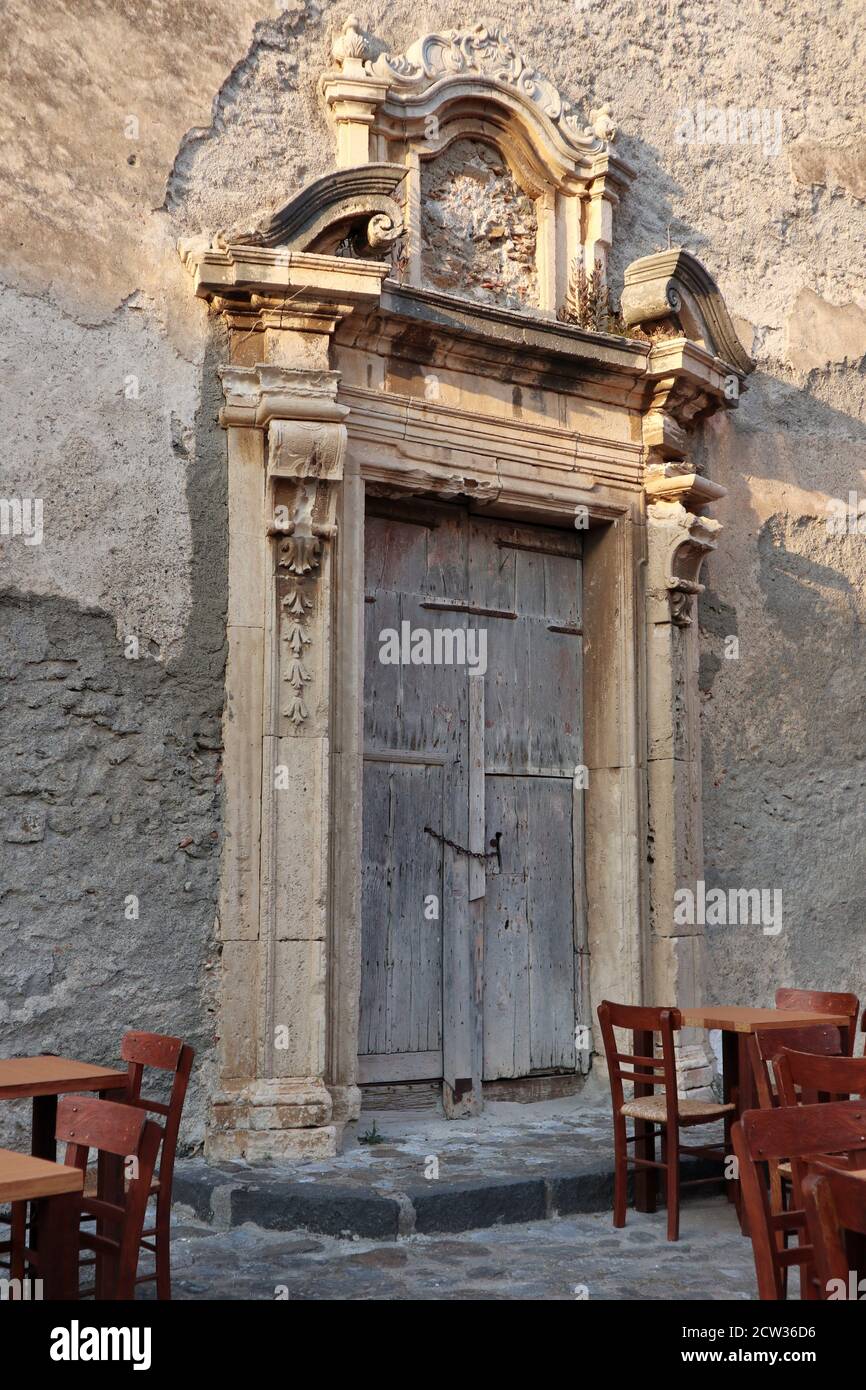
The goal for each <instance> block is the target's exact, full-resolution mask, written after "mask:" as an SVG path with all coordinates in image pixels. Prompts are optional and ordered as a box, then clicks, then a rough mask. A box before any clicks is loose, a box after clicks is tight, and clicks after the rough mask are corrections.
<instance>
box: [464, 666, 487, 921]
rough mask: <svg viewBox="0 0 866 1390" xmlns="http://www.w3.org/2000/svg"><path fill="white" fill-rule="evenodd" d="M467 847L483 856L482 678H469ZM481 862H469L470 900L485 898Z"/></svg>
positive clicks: (484, 880) (483, 871) (484, 875)
mask: <svg viewBox="0 0 866 1390" xmlns="http://www.w3.org/2000/svg"><path fill="white" fill-rule="evenodd" d="M468 680H469V848H470V850H471V851H472V852H473V854H483V853H484V850H485V845H486V841H485V838H484V828H485V818H484V677H483V676H469V677H468ZM486 879H487V876H486V873H485V870H484V862H483V860H480V859H470V861H469V901H470V902H476V901H477V900H478V899H479V898H483V897H484V892H485V886H486Z"/></svg>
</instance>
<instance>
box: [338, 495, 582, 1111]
mask: <svg viewBox="0 0 866 1390" xmlns="http://www.w3.org/2000/svg"><path fill="white" fill-rule="evenodd" d="M366 535H367V555H366V586H365V587H366V594H365V599H366V602H365V695H364V724H365V727H364V746H365V767H364V866H363V901H362V951H363V963H362V992H361V1031H360V1044H359V1053H360V1055H361V1063H360V1079H361V1081H362V1082H364V1081H369V1082H373V1081H409V1080H421V1079H438V1078H443V1079H444V1080H445V1081H446V1082H447V1083H448V1086H449V1087H450V1088H451V1091H452V1092H453V1093H454V1094H456V1095H458V1096H459V1095H460V1093H461V1091H465V1090H467V1089H469V1088H470V1087H471V1086H473V1085H474V1086H475V1087H476V1088H477V1087H478V1086H479V1084H480V1079H481V1076H482V1074H483V1076H484V1077H485V1078H489V1079H493V1078H500V1077H517V1076H525V1075H528V1074H530V1073H532V1072H543V1071H552V1070H562V1069H565V1070H571V1069H573V1068H574V1067H575V1062H576V1058H575V1022H576V1018H577V1003H576V997H577V996H576V990H577V985H576V978H577V966H578V963H579V962H578V959H577V955H576V949H575V945H576V937H577V926H578V914H579V912H580V910H581V903H582V892H581V880H580V874H581V864H582V831H581V821H580V810H581V802H580V794H579V793H578V794H575V790H574V788H575V775H576V771H577V769H578V767H579V765H580V763H581V760H582V752H581V747H582V745H581V638H580V540H579V537H578V536H577V534H576V533H569V532H564V531H555V530H552V529H548V528H541V527H535V526H528V525H522V524H516V523H513V522H508V521H500V520H494V519H490V518H484V517H480V516H476V515H472V514H470V513H469V512H468V511H467V510H466V509H465V508H462V507H458V506H456V505H433V504H423V503H411V504H408V503H400V504H399V505H398V504H393V505H392V504H388V503H377V504H376V505H375V506H374V507H372V508H371V510H370V512H369V514H368V516H367V528H366ZM443 632H444V633H445V634H446V635H445V636H444V637H443ZM470 632H471V634H472V636H471V638H470V637H469V633H470ZM422 633H426V634H427V641H426V644H425V641H424V640H423V639H422V637H421V636H420V634H422ZM437 633H438V634H439V636H438V637H437ZM458 637H459V638H460V639H461V640H459V641H458V640H457V638H458ZM440 638H441V641H440ZM395 641H396V646H395ZM461 654H462V655H463V656H464V657H465V658H466V659H465V660H464V661H462V662H461V661H460V659H459V658H460V656H461ZM395 657H396V659H395ZM437 657H438V658H439V659H438V660H437ZM425 658H429V659H425ZM455 658H456V659H455ZM485 668H486V669H485ZM473 671H474V674H473ZM491 846H493V847H494V848H491ZM496 846H498V853H497V852H496V848H495V847H496ZM485 855H486V856H487V857H486V858H485V857H484V856H485Z"/></svg>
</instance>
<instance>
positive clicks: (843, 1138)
mask: <svg viewBox="0 0 866 1390" xmlns="http://www.w3.org/2000/svg"><path fill="white" fill-rule="evenodd" d="M731 1133H732V1138H733V1144H734V1153H735V1154H736V1156H737V1164H738V1170H739V1178H740V1186H741V1191H742V1199H743V1203H744V1205H745V1208H746V1217H747V1219H748V1223H749V1234H750V1236H751V1238H752V1250H753V1253H754V1257H755V1272H756V1274H757V1279H758V1296H759V1298H762V1299H781V1298H784V1296H785V1295H784V1278H783V1271H784V1270H785V1269H786V1268H787V1267H788V1266H790V1265H803V1264H805V1265H807V1266H810V1265H811V1261H812V1247H811V1246H810V1245H809V1244H808V1242H807V1241H804V1240H803V1237H804V1235H805V1225H806V1218H805V1215H804V1212H803V1195H802V1182H803V1178H804V1177H805V1168H804V1162H803V1160H804V1159H806V1158H821V1157H824V1156H826V1155H828V1154H838V1155H842V1156H843V1159H844V1161H846V1162H848V1164H849V1166H850V1167H863V1166H866V1105H864V1104H862V1103H861V1102H860V1101H855V1100H851V1101H835V1102H830V1103H828V1104H827V1105H790V1106H789V1105H781V1106H777V1107H776V1108H775V1109H773V1110H747V1111H746V1113H745V1114H744V1115H743V1117H742V1119H741V1120H739V1121H738V1123H737V1124H735V1125H734V1127H733V1130H732V1131H731ZM780 1159H790V1161H791V1171H792V1175H793V1199H792V1206H791V1208H790V1210H788V1211H786V1212H777V1213H775V1214H774V1213H773V1212H772V1211H771V1208H770V1199H769V1191H768V1185H767V1183H765V1182H764V1181H763V1175H762V1173H761V1171H760V1169H759V1165H760V1164H767V1165H768V1166H769V1164H770V1163H771V1162H773V1161H775V1162H778V1161H779V1160H780ZM788 1230H794V1231H796V1232H797V1234H798V1237H799V1239H800V1244H799V1245H798V1246H796V1247H794V1248H793V1249H791V1250H788V1249H781V1248H780V1246H779V1242H778V1240H777V1237H778V1233H779V1232H780V1231H788Z"/></svg>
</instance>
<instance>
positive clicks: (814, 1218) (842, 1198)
mask: <svg viewBox="0 0 866 1390" xmlns="http://www.w3.org/2000/svg"><path fill="white" fill-rule="evenodd" d="M803 1206H804V1208H805V1212H806V1229H807V1230H808V1233H809V1241H810V1244H811V1246H812V1249H813V1250H814V1252H815V1255H814V1258H815V1272H816V1275H817V1279H818V1295H819V1297H820V1298H824V1299H829V1298H833V1299H840V1298H849V1297H850V1296H852V1295H853V1297H854V1298H859V1296H860V1291H859V1282H860V1281H859V1276H860V1275H862V1273H863V1269H862V1266H861V1267H860V1268H859V1269H856V1270H853V1271H852V1261H851V1254H850V1249H849V1245H848V1240H847V1232H849V1231H855V1232H856V1233H857V1235H858V1236H866V1177H862V1176H860V1175H857V1174H853V1173H846V1172H843V1171H840V1169H838V1168H829V1167H827V1165H826V1164H823V1163H816V1164H814V1166H812V1165H810V1168H809V1172H808V1174H807V1175H806V1177H805V1178H804V1179H803ZM852 1272H853V1273H854V1276H855V1277H854V1288H853V1289H852V1288H851V1274H852Z"/></svg>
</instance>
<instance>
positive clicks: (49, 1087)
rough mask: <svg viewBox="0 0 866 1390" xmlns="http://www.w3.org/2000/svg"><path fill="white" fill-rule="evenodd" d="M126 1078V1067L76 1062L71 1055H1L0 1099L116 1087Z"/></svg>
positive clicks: (112, 1089) (124, 1082)
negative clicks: (119, 1069) (2, 1056)
mask: <svg viewBox="0 0 866 1390" xmlns="http://www.w3.org/2000/svg"><path fill="white" fill-rule="evenodd" d="M126 1082H127V1073H126V1072H125V1071H116V1070H115V1069H114V1068H113V1067H97V1066H94V1065H93V1063H92V1062H76V1061H75V1060H74V1059H73V1058H71V1057H6V1058H2V1059H0V1100H15V1099H19V1100H20V1099H21V1098H22V1097H26V1096H59V1095H63V1094H64V1093H66V1092H68V1091H114V1090H118V1089H119V1088H120V1087H121V1086H125V1085H126Z"/></svg>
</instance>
